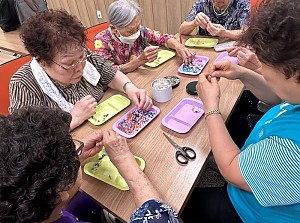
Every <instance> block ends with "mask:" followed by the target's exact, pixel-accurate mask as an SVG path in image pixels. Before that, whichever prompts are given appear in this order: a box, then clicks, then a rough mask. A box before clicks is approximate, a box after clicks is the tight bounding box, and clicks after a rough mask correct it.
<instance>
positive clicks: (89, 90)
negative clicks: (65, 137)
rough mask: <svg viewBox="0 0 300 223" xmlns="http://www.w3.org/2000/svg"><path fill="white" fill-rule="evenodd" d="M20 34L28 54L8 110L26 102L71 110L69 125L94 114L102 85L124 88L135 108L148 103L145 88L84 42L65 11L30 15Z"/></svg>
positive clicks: (75, 22)
mask: <svg viewBox="0 0 300 223" xmlns="http://www.w3.org/2000/svg"><path fill="white" fill-rule="evenodd" d="M21 38H22V40H23V42H24V45H25V47H26V49H27V51H28V52H29V53H30V55H31V56H32V57H33V59H32V61H31V62H29V63H27V64H25V65H24V66H23V67H22V68H20V70H19V71H17V73H16V74H14V75H13V77H12V79H11V82H10V108H9V109H10V112H13V111H14V110H16V109H18V108H20V107H23V106H28V105H30V106H42V105H44V106H49V107H52V108H55V107H60V108H61V109H62V110H64V111H67V112H70V113H71V115H72V122H71V125H70V128H71V129H73V128H75V127H77V126H79V125H80V124H82V123H83V122H84V121H85V120H86V119H88V118H89V117H90V116H92V115H93V114H94V113H95V111H96V105H97V103H98V102H99V101H100V99H101V98H102V96H103V94H104V89H105V86H107V85H108V86H109V87H111V88H114V89H116V90H119V91H123V92H124V93H126V94H127V96H128V97H129V99H131V100H132V101H133V103H134V104H136V105H137V106H138V107H139V108H140V109H149V108H151V106H152V100H151V98H150V97H149V95H148V92H147V91H145V90H144V89H139V88H137V87H136V86H135V85H134V84H133V83H132V82H131V81H130V80H129V78H128V77H127V76H126V75H125V74H123V73H122V72H120V71H117V70H116V69H114V68H112V67H111V66H110V65H108V64H106V62H105V60H103V59H102V58H101V57H100V56H98V55H94V54H92V52H90V51H89V50H88V49H87V48H86V47H85V41H86V36H85V32H84V26H83V25H82V23H81V22H79V21H78V20H77V19H76V18H75V17H73V16H71V15H69V14H68V13H67V12H66V11H63V10H49V11H45V12H41V13H38V14H37V15H36V16H33V17H31V18H29V19H28V20H27V21H26V23H25V24H24V25H22V29H21Z"/></svg>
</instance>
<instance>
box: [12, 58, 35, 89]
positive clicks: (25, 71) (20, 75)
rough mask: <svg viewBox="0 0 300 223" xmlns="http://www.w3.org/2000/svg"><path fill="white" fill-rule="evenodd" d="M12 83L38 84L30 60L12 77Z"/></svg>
mask: <svg viewBox="0 0 300 223" xmlns="http://www.w3.org/2000/svg"><path fill="white" fill-rule="evenodd" d="M10 83H11V84H13V83H15V84H22V85H25V86H28V87H29V86H32V85H36V81H35V78H34V76H33V73H32V70H31V67H30V62H28V63H26V64H24V65H23V66H22V67H21V68H20V69H19V70H18V71H17V72H16V73H15V74H14V75H13V76H12V77H11V80H10Z"/></svg>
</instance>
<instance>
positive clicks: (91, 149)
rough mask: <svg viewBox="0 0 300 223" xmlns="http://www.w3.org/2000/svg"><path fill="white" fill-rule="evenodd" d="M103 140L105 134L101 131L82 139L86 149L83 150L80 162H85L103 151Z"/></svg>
mask: <svg viewBox="0 0 300 223" xmlns="http://www.w3.org/2000/svg"><path fill="white" fill-rule="evenodd" d="M102 139H103V133H102V131H101V130H98V131H95V132H93V133H91V134H90V135H88V136H86V137H85V138H84V139H82V142H83V143H84V147H83V149H82V153H81V155H80V157H79V158H80V160H81V161H84V160H86V159H87V158H89V157H92V156H94V155H96V154H97V153H99V152H100V150H101V149H102V146H101V141H102Z"/></svg>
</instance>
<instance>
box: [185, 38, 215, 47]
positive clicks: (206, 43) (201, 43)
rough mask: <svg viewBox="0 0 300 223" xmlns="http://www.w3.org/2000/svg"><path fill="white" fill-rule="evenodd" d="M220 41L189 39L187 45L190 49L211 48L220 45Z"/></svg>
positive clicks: (213, 39)
mask: <svg viewBox="0 0 300 223" xmlns="http://www.w3.org/2000/svg"><path fill="white" fill-rule="evenodd" d="M218 41H219V40H218V39H215V38H189V39H188V40H187V41H186V42H185V45H186V46H189V47H204V48H211V47H214V46H215V45H216V44H217V43H218Z"/></svg>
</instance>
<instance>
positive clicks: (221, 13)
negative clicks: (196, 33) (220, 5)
mask: <svg viewBox="0 0 300 223" xmlns="http://www.w3.org/2000/svg"><path fill="white" fill-rule="evenodd" d="M231 2H232V0H231V1H230V2H229V3H228V5H227V7H226V8H225V9H224V10H223V11H222V12H220V13H218V12H217V11H216V9H215V5H214V3H212V7H213V10H214V13H215V14H216V15H217V16H221V15H223V14H224V13H225V12H227V9H228V7H229V6H230V5H231Z"/></svg>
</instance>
